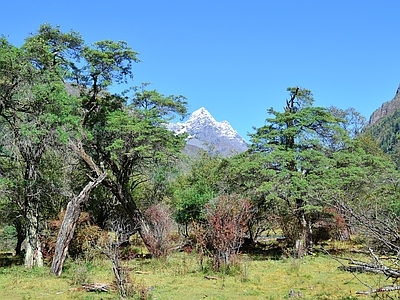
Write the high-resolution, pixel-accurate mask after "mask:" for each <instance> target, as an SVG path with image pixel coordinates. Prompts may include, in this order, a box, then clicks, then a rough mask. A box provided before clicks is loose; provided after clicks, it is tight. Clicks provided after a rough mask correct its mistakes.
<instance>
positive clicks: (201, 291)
mask: <svg viewBox="0 0 400 300" xmlns="http://www.w3.org/2000/svg"><path fill="white" fill-rule="evenodd" d="M335 247H336V248H340V247H341V245H340V247H339V245H336V246H335ZM123 264H124V267H125V268H127V270H128V272H129V275H130V278H131V280H132V285H133V288H134V290H135V294H134V297H133V299H174V300H175V299H176V300H179V299H185V300H187V299H204V298H207V299H289V298H295V297H297V298H299V299H325V300H329V299H343V300H344V299H349V300H350V299H365V297H362V298H361V297H358V298H357V295H356V291H362V290H365V289H366V288H365V286H363V285H362V284H361V283H360V282H359V281H357V280H356V279H355V278H354V276H353V275H352V274H350V273H348V272H343V271H341V270H339V269H338V266H339V265H338V262H337V261H335V260H333V259H332V258H330V257H329V256H327V255H325V254H323V253H318V254H315V255H313V256H307V257H305V258H303V259H294V258H291V257H288V258H281V259H270V258H269V257H267V256H265V257H264V258H262V257H261V256H257V257H256V259H254V258H253V257H252V256H251V255H242V256H240V257H239V258H238V260H237V261H236V262H235V264H233V265H232V266H230V268H229V269H228V268H227V269H221V270H220V271H219V272H214V271H213V268H212V261H210V262H208V261H207V260H205V261H204V263H203V265H202V266H201V265H200V263H199V257H198V255H197V254H196V253H195V252H194V251H193V252H191V253H186V252H178V253H173V254H170V255H168V256H167V257H165V258H159V259H145V258H135V259H131V260H127V261H124V262H123ZM359 277H360V278H361V279H362V280H363V281H365V282H369V283H370V284H371V285H373V284H374V283H376V282H377V277H376V275H367V274H359ZM379 280H380V282H381V283H382V282H384V281H385V278H383V277H382V278H380V279H379ZM94 282H100V283H107V284H110V285H111V287H112V288H111V290H110V291H109V292H107V293H88V292H86V291H84V290H83V289H82V288H81V284H82V283H94ZM112 282H113V274H112V271H111V263H110V262H109V261H107V260H106V259H103V258H102V257H98V258H96V259H91V260H85V259H84V258H81V259H78V260H67V262H66V264H65V268H64V272H63V274H62V275H61V276H60V277H59V278H57V277H54V276H52V275H50V274H49V268H48V267H44V268H41V269H39V268H34V269H26V268H24V267H23V266H15V265H13V266H9V267H1V268H0V299H52V300H54V299H55V298H56V299H119V296H118V291H117V289H116V288H115V287H113V285H112ZM394 299H396V298H394Z"/></svg>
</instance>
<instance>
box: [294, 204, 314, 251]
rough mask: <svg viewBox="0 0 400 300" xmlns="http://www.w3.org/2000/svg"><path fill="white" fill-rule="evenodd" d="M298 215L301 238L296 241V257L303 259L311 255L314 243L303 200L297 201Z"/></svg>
mask: <svg viewBox="0 0 400 300" xmlns="http://www.w3.org/2000/svg"><path fill="white" fill-rule="evenodd" d="M296 204H297V209H298V215H297V218H298V220H299V222H300V229H301V232H300V236H299V239H297V240H296V245H295V248H296V249H295V256H296V257H297V258H302V257H303V256H304V255H306V254H311V253H312V251H313V242H312V228H311V224H310V222H308V221H307V218H306V215H305V212H304V203H303V201H302V200H297V203H296Z"/></svg>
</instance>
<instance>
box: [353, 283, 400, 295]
mask: <svg viewBox="0 0 400 300" xmlns="http://www.w3.org/2000/svg"><path fill="white" fill-rule="evenodd" d="M393 291H400V285H390V286H384V287H380V288H377V289H373V290H371V291H365V292H362V291H361V292H356V294H359V295H372V294H377V293H384V292H393Z"/></svg>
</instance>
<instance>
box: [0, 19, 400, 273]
mask: <svg viewBox="0 0 400 300" xmlns="http://www.w3.org/2000/svg"><path fill="white" fill-rule="evenodd" d="M138 62H139V59H138V56H137V53H136V52H135V51H133V50H132V49H131V48H130V47H129V46H128V45H127V44H126V43H125V42H121V41H119V42H115V41H110V40H104V41H100V42H96V43H94V44H92V45H86V44H85V42H84V40H83V39H82V37H81V36H80V34H79V33H77V32H74V31H70V32H62V31H61V30H60V28H58V27H53V26H51V25H48V24H44V25H42V26H41V27H40V28H39V30H38V31H37V32H36V33H35V34H32V35H31V36H29V37H28V38H27V39H26V40H25V43H24V44H23V45H22V46H21V47H16V46H14V45H12V44H10V43H9V42H8V41H7V39H6V38H4V37H3V38H2V39H1V40H0V131H1V134H0V209H1V212H2V213H1V220H0V221H1V222H2V224H4V225H13V226H14V227H15V229H16V231H17V237H18V238H17V239H18V243H17V245H16V249H15V251H16V253H17V254H22V250H21V249H22V242H23V241H24V240H26V243H25V244H26V245H25V247H24V248H25V250H24V251H25V253H24V256H25V266H27V267H33V266H42V265H43V254H45V256H46V255H47V256H48V257H50V260H51V261H52V266H51V272H52V273H54V274H56V275H60V274H61V272H62V265H63V262H64V260H65V257H66V255H67V254H68V252H70V253H71V251H72V248H73V247H70V246H71V245H72V244H71V243H73V241H74V239H73V238H74V233H75V229H76V228H77V227H79V223H80V222H83V221H82V219H84V220H86V221H88V222H90V224H93V225H96V228H98V229H99V230H103V232H108V231H113V232H114V233H115V234H114V235H113V237H114V239H119V240H118V241H117V242H115V241H114V243H113V244H112V245H114V246H118V247H119V246H120V245H121V244H122V243H123V242H125V241H129V235H131V234H133V233H138V234H139V236H140V237H141V239H142V241H143V243H144V244H145V245H146V247H147V248H148V250H149V252H150V253H151V254H152V255H153V256H164V255H167V253H168V251H170V250H171V248H173V247H172V245H171V242H175V244H178V245H179V244H181V243H182V245H184V244H185V243H186V242H188V241H191V242H192V243H195V244H196V246H197V247H198V251H203V253H205V254H209V255H211V257H212V258H213V262H214V266H215V267H216V268H219V267H221V266H226V265H228V266H229V264H230V263H231V262H232V257H234V256H235V255H237V254H238V252H239V250H240V247H241V245H242V243H243V241H244V238H247V239H248V240H249V241H250V242H255V241H256V240H257V238H258V237H259V236H260V235H261V234H265V233H268V231H269V230H281V232H282V235H283V236H284V237H285V240H286V247H287V249H289V250H290V252H291V253H292V255H294V256H295V257H302V256H304V255H307V254H308V253H312V252H313V247H314V244H315V243H316V242H318V241H320V240H324V239H329V238H334V239H349V238H350V237H351V235H353V234H356V233H357V234H365V236H366V237H367V238H368V239H370V240H371V242H373V243H374V245H378V244H379V246H380V247H381V246H382V247H383V246H385V247H387V248H389V249H392V250H393V247H392V246H393V245H397V244H396V241H393V237H394V235H395V234H397V229H398V226H397V218H398V214H399V207H400V205H399V201H398V195H399V190H398V172H397V171H396V169H395V165H394V164H393V163H392V162H391V160H390V159H388V157H387V156H386V155H385V154H384V153H383V152H382V150H381V149H380V148H379V147H378V145H377V143H376V142H375V141H374V139H373V138H372V137H371V136H370V135H368V134H365V133H363V132H362V129H363V125H364V123H365V120H364V118H363V117H362V116H360V115H359V114H358V113H357V112H356V111H355V110H354V109H346V110H341V109H338V108H335V107H331V108H324V107H315V106H313V102H314V99H313V95H312V93H311V91H309V90H307V89H303V88H300V87H294V88H288V90H287V91H288V99H287V100H286V102H284V101H283V104H284V105H285V108H284V110H283V111H282V112H279V111H276V110H274V109H273V108H270V109H269V110H268V114H269V115H268V116H267V118H266V122H265V125H264V126H262V127H260V128H255V129H254V133H252V134H250V145H249V149H248V151H246V152H244V153H241V154H239V155H235V156H233V157H229V158H226V157H220V156H218V155H217V156H210V155H208V154H207V153H206V152H205V153H203V154H202V155H200V156H198V157H195V158H193V157H191V158H188V157H185V156H184V155H183V154H182V149H183V147H184V146H185V139H186V136H185V135H175V134H174V133H173V132H171V131H169V130H167V129H166V126H165V124H166V123H167V122H168V121H169V120H171V119H172V118H174V117H176V116H181V117H184V116H185V115H186V105H187V101H186V98H185V97H183V96H174V95H171V96H165V95H163V94H161V93H159V92H158V91H157V90H150V89H148V88H149V87H148V86H147V85H140V86H134V84H133V71H134V65H135V63H138ZM129 85H131V86H132V87H131V88H129V89H127V90H123V91H120V92H118V93H115V92H112V91H115V90H117V88H118V87H119V86H124V87H125V86H129ZM111 90H112V91H111ZM254 109H258V108H254ZM382 223H385V224H390V226H389V227H390V229H388V228H387V227H388V226H382ZM176 224H177V225H176ZM176 228H179V233H180V236H179V238H176V237H174V239H172V238H171V236H172V232H173V231H175V229H176ZM99 236H100V235H99ZM396 236H397V235H396ZM78 237H79V238H82V235H80V236H78ZM75 238H77V236H75ZM181 241H185V242H181ZM388 241H390V243H389V242H388ZM103 242H104V241H103ZM91 243H92V244H91V245H92V246H93V247H98V248H101V249H102V251H103V252H104V253H105V254H106V255H108V256H112V255H111V254H112V251H111V250H110V249H114V250H115V247H114V246H113V247H114V248H113V247H111V248H110V247H109V248H107V247H106V246H104V244H101V238H98V239H93V240H91ZM96 243H99V244H96ZM391 247H392V248H391ZM75 249H76V248H75ZM107 249H109V250H107ZM116 266H117V265H116ZM115 269H116V270H118V268H117V267H116V268H115ZM116 272H117V271H116ZM119 275H121V274H116V276H119Z"/></svg>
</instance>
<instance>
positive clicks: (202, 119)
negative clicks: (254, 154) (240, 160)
mask: <svg viewBox="0 0 400 300" xmlns="http://www.w3.org/2000/svg"><path fill="white" fill-rule="evenodd" d="M167 126H168V128H169V129H170V130H172V131H174V132H176V133H178V134H179V133H187V134H188V135H189V137H188V141H187V146H186V149H185V151H186V152H187V153H189V154H193V153H195V152H197V149H204V150H206V151H209V152H210V153H211V154H220V155H222V156H231V155H234V154H237V153H240V152H243V151H246V150H247V143H246V141H245V140H244V139H243V138H242V137H241V136H240V135H239V134H238V133H237V131H236V130H234V129H233V128H232V126H231V125H230V124H229V122H228V121H222V122H217V121H216V120H215V119H214V118H213V116H212V115H211V114H210V113H209V112H208V111H207V110H206V109H205V108H204V107H202V108H200V109H198V110H196V111H195V112H193V113H192V115H191V116H190V118H189V119H188V120H187V121H186V122H184V123H175V124H174V123H170V124H168V125H167Z"/></svg>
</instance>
